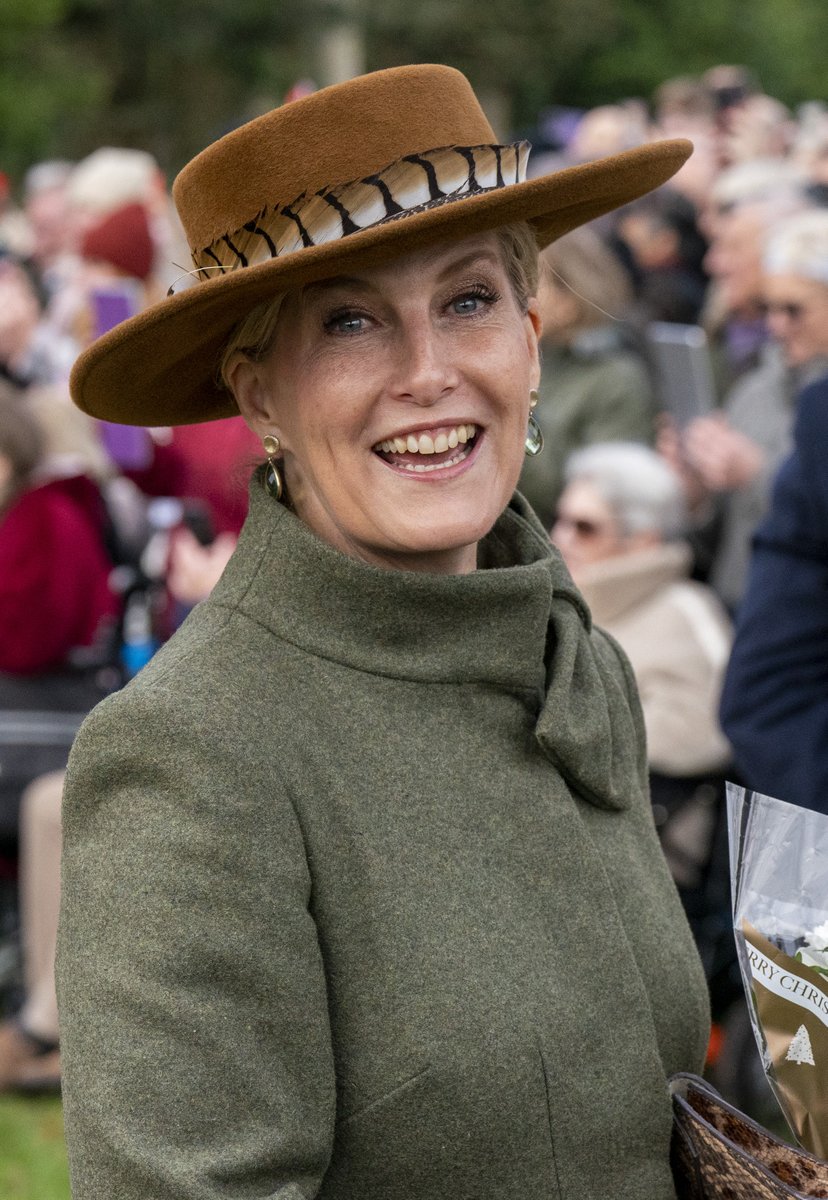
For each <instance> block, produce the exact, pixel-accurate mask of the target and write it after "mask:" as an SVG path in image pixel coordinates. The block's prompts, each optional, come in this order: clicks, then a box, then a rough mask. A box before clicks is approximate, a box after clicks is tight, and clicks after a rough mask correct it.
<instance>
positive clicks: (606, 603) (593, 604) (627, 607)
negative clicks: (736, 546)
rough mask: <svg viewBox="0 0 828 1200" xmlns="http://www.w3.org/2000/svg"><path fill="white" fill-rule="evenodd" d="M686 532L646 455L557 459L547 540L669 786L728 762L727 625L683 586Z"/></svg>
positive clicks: (604, 449)
mask: <svg viewBox="0 0 828 1200" xmlns="http://www.w3.org/2000/svg"><path fill="white" fill-rule="evenodd" d="M686 523H687V517H686V512H685V508H684V501H683V495H682V488H681V484H680V481H679V480H678V479H677V477H676V475H675V473H674V472H673V471H672V470H671V469H670V467H669V466H668V465H667V464H666V463H665V462H664V461H663V459H662V458H661V457H660V456H659V455H658V454H657V453H656V452H655V451H653V450H651V449H650V448H649V447H647V446H641V445H635V444H627V443H621V442H619V443H607V444H604V445H594V446H589V447H587V448H586V449H584V450H579V451H577V452H576V453H575V454H573V455H572V456H571V457H570V458H569V460H568V461H567V465H566V487H565V488H564V491H563V494H562V496H561V498H560V500H559V502H558V508H557V515H556V519H555V523H554V525H553V526H552V531H551V537H552V541H553V542H554V543H555V545H556V546H557V547H558V549H559V550H560V551H561V553H562V554H563V556H564V560H565V562H566V564H567V566H568V567H569V569H570V571H571V572H572V577H573V579H574V580H575V582H576V583H577V585H578V587H579V588H580V590H581V592H582V593H583V596H584V599H585V600H586V601H587V603H588V605H589V607H590V611H591V612H592V617H593V620H594V621H595V622H596V624H598V625H600V626H602V627H603V628H604V629H606V630H607V632H609V633H611V634H612V635H613V636H614V637H616V638H617V639H618V641H619V642H620V644H621V646H622V647H623V649H624V650H625V651H626V653H627V655H628V656H629V659H630V662H631V664H632V668H633V672H634V674H635V678H636V683H637V684H638V690H639V693H640V695H641V704H642V707H643V709H644V724H645V726H646V729H647V753H648V758H649V763H650V768H651V770H653V771H657V772H659V773H661V774H664V775H668V776H673V777H693V776H697V775H704V774H708V773H710V772H714V771H718V770H720V769H721V768H723V767H724V766H725V765H726V764H727V763H728V762H729V760H730V757H731V756H730V749H729V746H728V744H727V740H726V739H725V737H724V735H723V734H722V732H721V729H720V728H719V723H718V718H717V709H718V702H719V693H720V690H721V684H722V677H723V672H724V668H725V664H726V662H727V656H728V652H729V649H730V640H731V629H730V622H729V620H728V617H727V614H726V613H725V611H724V609H723V608H722V605H721V604H720V603H719V601H718V600H717V598H716V596H715V594H714V593H713V592H712V591H711V590H710V589H709V588H707V587H705V586H704V585H703V584H700V583H696V582H694V581H691V580H690V579H689V578H688V576H689V572H690V566H691V557H692V556H691V553H690V550H689V548H688V546H687V544H686V542H685V541H684V540H683V534H684V532H685V530H686Z"/></svg>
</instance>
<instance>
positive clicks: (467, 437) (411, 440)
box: [373, 424, 481, 475]
mask: <svg viewBox="0 0 828 1200" xmlns="http://www.w3.org/2000/svg"><path fill="white" fill-rule="evenodd" d="M480 433H481V430H480V429H479V428H478V426H477V425H472V424H464V425H445V426H440V427H438V428H435V429H428V430H423V431H421V432H419V433H409V434H406V435H403V436H400V437H394V438H389V439H387V440H386V441H383V442H378V443H377V444H376V446H374V447H373V450H374V453H375V454H377V455H379V457H380V458H381V459H382V460H383V462H386V463H388V465H389V466H390V467H393V468H394V469H395V470H398V471H408V472H411V473H414V474H418V475H424V474H429V473H430V472H433V471H445V470H446V469H448V468H449V467H456V466H458V465H459V464H460V463H462V462H464V461H465V459H467V458H468V457H469V456H470V454H471V453H472V451H473V450H474V447H475V445H476V444H477V440H478V438H479V436H480Z"/></svg>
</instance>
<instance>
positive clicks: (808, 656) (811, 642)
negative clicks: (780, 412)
mask: <svg viewBox="0 0 828 1200" xmlns="http://www.w3.org/2000/svg"><path fill="white" fill-rule="evenodd" d="M721 719H722V725H723V726H724V730H725V732H726V734H727V736H728V737H729V738H730V741H731V743H732V744H733V748H734V753H735V756H736V762H737V764H738V766H739V769H740V771H741V773H742V775H743V776H744V779H745V781H746V782H747V783H748V784H749V785H750V786H751V787H752V788H754V789H755V790H756V791H759V792H764V793H765V794H766V795H771V796H776V797H777V798H779V799H780V800H787V801H789V802H790V803H792V804H800V805H803V806H804V807H806V808H813V809H816V810H818V811H821V812H825V813H828V377H824V378H822V379H821V380H819V381H818V382H817V383H814V384H812V385H811V386H810V387H808V388H806V389H805V391H803V393H802V395H801V397H800V400H799V406H798V414H797V421H796V428H795V433H794V451H793V454H792V455H791V456H790V458H789V459H788V460H787V461H786V462H785V464H784V465H783V467H782V469H781V471H780V473H779V476H778V479H777V482H776V486H775V489H774V496H773V505H772V508H771V512H770V514H769V516H768V517H767V518H766V519H765V521H764V522H763V523H762V524H761V525H760V527H759V529H758V531H757V533H756V537H755V540H754V552H753V559H752V562H751V570H750V577H749V582H748V588H747V592H746V594H745V598H744V601H743V604H742V607H741V609H740V611H739V616H738V621H737V628H736V638H735V642H734V647H733V653H732V657H731V660H730V665H729V667H728V672H727V678H726V681H725V686H724V692H723V695H722V705H721Z"/></svg>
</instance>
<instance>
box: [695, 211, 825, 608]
mask: <svg viewBox="0 0 828 1200" xmlns="http://www.w3.org/2000/svg"><path fill="white" fill-rule="evenodd" d="M763 249H764V257H763V260H762V291H761V303H762V311H763V313H764V318H765V321H766V324H767V329H768V333H769V335H770V337H771V338H772V344H771V345H770V346H769V347H768V350H767V352H766V355H765V360H764V362H763V363H762V365H761V366H759V367H757V368H756V369H755V370H753V371H751V372H748V374H746V375H745V376H744V377H743V378H742V379H741V380H740V381H739V382H738V383H737V384H736V385H735V386H734V388H733V389H732V390H731V392H730V393H729V395H728V396H727V398H726V400H725V404H724V406H723V408H722V411H721V412H717V413H713V414H712V415H710V416H707V417H701V418H698V419H697V420H696V421H694V422H692V423H691V424H690V425H689V426H688V428H687V429H686V430H685V431H684V434H683V436H682V455H683V460H684V463H685V464H686V466H687V467H689V469H690V470H691V471H692V472H693V473H694V474H695V476H696V479H697V480H698V481H700V482H701V485H702V487H703V489H704V490H705V492H706V493H707V495H708V496H710V497H713V498H717V501H716V502H717V504H718V506H719V509H720V513H721V529H720V533H719V537H718V543H717V545H716V549H715V553H714V557H713V562H712V567H711V571H710V583H711V585H712V586H713V587H714V588H715V589H716V591H717V592H718V594H719V596H720V597H721V598H722V600H723V601H724V602H725V604H726V605H727V607H728V608H729V609H730V610H731V611H734V612H735V611H736V610H737V609H738V605H739V602H740V600H741V597H742V593H743V590H744V586H745V582H746V578H747V569H748V561H749V556H750V541H751V538H752V536H753V533H754V531H755V529H756V527H757V525H758V523H759V521H760V520H761V519H762V517H763V516H764V515H765V513H766V511H767V508H768V503H769V500H770V491H771V486H772V483H773V478H774V476H775V474H776V471H777V470H778V468H779V466H780V464H781V462H782V460H783V459H784V458H785V456H786V454H788V452H789V451H790V448H791V435H792V428H793V422H794V416H795V399H796V396H797V394H798V392H799V390H800V389H801V388H802V387H804V386H805V385H806V384H807V383H809V382H811V381H813V380H815V379H817V378H819V377H820V376H821V375H823V374H825V372H826V371H828V211H825V210H814V211H811V212H802V213H799V214H796V215H794V216H791V217H789V218H788V219H787V220H786V221H782V222H780V223H779V224H777V225H775V226H774V229H773V232H772V234H771V236H770V237H769V239H768V240H767V241H766V242H765V244H764V247H763Z"/></svg>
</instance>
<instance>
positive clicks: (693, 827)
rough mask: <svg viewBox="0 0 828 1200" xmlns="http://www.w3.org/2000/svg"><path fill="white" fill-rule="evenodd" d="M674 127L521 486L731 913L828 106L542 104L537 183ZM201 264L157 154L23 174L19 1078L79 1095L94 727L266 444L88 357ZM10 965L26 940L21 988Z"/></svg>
mask: <svg viewBox="0 0 828 1200" xmlns="http://www.w3.org/2000/svg"><path fill="white" fill-rule="evenodd" d="M667 137H671V138H672V137H688V138H690V139H691V140H692V141H693V143H694V145H695V153H694V154H693V156H692V157H691V158H690V159H689V161H688V162H687V164H686V166H685V167H684V168H683V169H682V170H681V171H680V172H679V174H678V175H677V176H676V177H675V178H674V180H673V181H672V182H671V184H670V185H669V186H668V187H664V188H662V189H660V190H659V191H658V192H656V193H654V194H652V195H650V196H648V197H646V198H645V199H643V200H641V201H638V202H636V203H635V204H632V205H630V206H628V207H627V208H625V209H621V210H620V211H618V212H616V213H613V214H611V215H610V216H608V217H605V218H602V219H601V220H600V221H599V222H595V223H593V224H592V225H591V226H589V227H588V228H583V229H580V230H577V231H575V232H574V233H572V234H570V235H568V236H567V237H565V238H563V239H562V240H561V241H559V242H557V243H555V244H553V245H552V246H551V247H549V248H548V249H547V250H546V251H545V252H544V255H543V279H542V288H541V295H540V303H541V308H542V315H543V321H544V337H543V343H542V354H543V380H542V386H541V396H540V403H539V406H538V409H537V417H538V421H539V423H540V426H541V428H542V431H543V434H544V438H545V449H544V452H543V453H542V454H541V455H539V456H538V457H537V458H534V459H530V460H527V465H526V468H525V472H524V475H523V477H522V480H521V488H522V490H524V491H525V493H526V494H527V496H528V498H529V499H530V500H531V502H532V504H533V505H534V507H535V509H536V511H537V512H538V514H539V516H540V517H541V519H542V521H543V522H544V524H545V526H546V528H547V529H549V530H550V533H551V537H552V539H553V541H554V542H555V543H556V544H557V545H558V547H559V548H560V550H561V552H562V554H563V555H564V558H565V559H566V562H567V564H568V566H569V568H570V570H571V572H572V574H573V577H574V578H575V580H576V582H577V583H578V585H579V586H580V587H581V589H582V591H583V592H584V595H585V596H586V598H587V600H588V603H589V605H590V608H591V610H592V612H593V616H594V619H595V620H596V622H597V623H599V624H601V625H603V626H605V627H606V628H607V629H609V630H610V632H612V633H613V634H614V635H615V636H616V637H617V638H618V640H619V641H620V642H621V644H622V645H623V646H624V648H625V649H626V651H627V653H628V655H629V657H630V660H631V662H632V665H633V669H634V672H635V674H636V677H637V680H638V684H639V688H640V691H641V696H642V702H643V708H644V716H645V723H646V726H647V733H648V742H649V753H650V766H651V773H652V781H653V799H654V806H655V811H656V817H657V821H658V823H659V825H660V827H661V832H662V837H663V842H664V846H665V850H666V852H667V854H668V858H669V859H670V862H671V866H672V868H673V871H674V875H675V877H676V880H677V882H678V883H679V885H680V887H681V888H682V891H683V895H684V897H685V901H686V903H687V905H688V911H689V912H690V913H691V916H692V915H693V913H694V912H696V913H697V915H698V916H699V921H702V920H703V919H705V914H707V913H709V909H710V903H709V897H708V896H707V895H706V894H704V895H703V892H704V889H705V887H706V886H707V881H709V878H710V876H711V870H712V864H713V862H714V858H715V854H716V845H717V841H716V839H717V836H718V832H717V831H720V824H721V822H720V815H721V792H722V783H723V780H724V778H725V775H726V774H728V773H729V774H731V775H732V774H733V773H734V771H735V770H736V769H737V767H736V765H734V763H733V755H732V751H731V748H730V746H729V745H728V742H727V740H726V739H725V737H724V735H723V733H722V730H721V728H720V726H719V723H718V718H717V712H718V701H719V693H720V691H721V687H722V680H723V676H724V671H725V668H726V665H727V661H728V655H729V652H730V643H731V638H732V624H731V622H732V619H733V617H734V615H735V614H736V613H737V611H738V608H739V605H740V602H741V600H742V596H743V592H744V588H745V583H746V578H747V571H748V563H749V558H750V549H751V539H752V536H753V534H754V531H755V529H756V527H757V525H758V523H759V522H760V521H761V519H762V518H763V516H764V514H765V513H766V511H767V508H768V505H769V502H770V495H771V488H772V484H773V480H774V477H775V474H776V472H777V470H778V468H779V466H780V464H781V463H782V461H783V460H784V459H785V457H786V455H787V454H788V453H789V451H790V449H791V445H792V434H793V426H794V419H795V415H796V405H797V397H798V395H799V393H800V391H801V390H802V388H803V387H805V386H806V385H807V384H809V383H812V382H813V381H814V380H817V379H819V378H820V377H821V376H822V375H824V374H825V373H826V372H828V110H826V108H824V107H823V106H822V105H821V104H819V103H813V104H806V105H803V106H802V107H801V108H800V109H799V110H798V111H797V112H792V111H791V110H789V109H788V108H787V107H786V106H785V105H784V104H782V103H781V102H779V101H778V100H776V99H774V98H773V97H771V96H768V95H765V94H764V93H763V91H762V89H761V86H760V84H759V82H758V81H757V80H756V79H755V78H753V77H752V75H751V73H750V72H749V71H747V70H745V69H743V68H739V67H717V68H714V69H712V70H711V71H709V72H708V73H707V74H706V75H704V76H703V77H701V78H681V79H673V80H670V81H668V82H666V83H665V84H664V85H663V86H662V87H661V88H660V89H659V90H658V93H657V94H656V95H655V96H654V97H653V98H652V102H651V104H650V105H647V104H645V103H644V102H642V101H639V100H629V101H625V102H623V103H619V104H616V105H609V106H605V107H601V108H597V109H594V110H592V111H588V112H576V111H573V110H568V109H551V110H548V111H546V112H544V113H542V114H541V115H540V117H539V119H538V127H537V130H536V131H535V133H534V135H532V136H531V140H532V141H533V143H534V145H535V150H534V153H533V158H532V160H531V162H530V174H531V173H532V172H533V171H534V172H535V173H537V174H541V173H544V172H546V171H548V170H550V169H554V168H556V167H560V168H565V167H566V166H567V165H570V164H573V163H581V162H585V161H588V160H590V159H593V158H597V157H600V156H603V155H607V154H612V153H615V152H618V151H622V150H628V149H631V148H634V147H635V146H636V145H639V144H642V143H644V142H647V141H651V140H653V139H656V138H667ZM0 166H2V164H0ZM190 269H191V268H190V253H189V249H188V247H187V246H186V244H184V241H183V237H182V233H181V230H180V227H179V224H178V221H177V218H176V215H175V211H174V208H173V206H172V204H171V201H170V197H169V192H168V188H167V185H166V181H165V178H164V176H163V173H162V171H161V170H160V168H159V166H158V164H157V163H156V162H155V161H154V160H153V159H152V158H151V157H150V156H149V155H148V154H146V153H143V152H141V151H137V150H126V149H115V148H103V149H100V150H97V151H95V152H94V153H93V154H91V155H89V156H88V157H87V158H85V159H84V160H83V161H81V162H78V163H70V162H63V161H50V162H42V163H38V164H36V165H35V166H33V167H32V168H31V169H30V170H29V171H28V173H27V174H26V176H25V178H24V179H23V180H21V181H20V182H19V186H18V187H16V188H14V189H12V188H11V186H10V184H9V182H8V181H7V180H5V179H4V178H3V177H2V176H1V175H0V718H2V720H0V758H2V761H3V771H2V774H0V884H2V882H3V879H4V878H5V879H6V881H7V884H8V887H7V893H10V892H11V890H12V888H13V887H14V886H15V876H16V872H17V867H18V864H19V865H20V867H21V880H20V882H21V885H22V886H21V901H22V915H23V933H24V956H23V962H24V966H25V972H26V975H25V979H24V980H20V979H18V980H17V985H18V994H19V998H21V999H22V1002H23V1009H22V1017H18V1019H16V1021H15V1022H7V1023H6V1024H5V1025H2V1026H0V1090H1V1089H3V1088H7V1087H11V1086H14V1087H24V1088H28V1089H37V1088H40V1087H43V1086H51V1085H54V1083H55V1081H56V1080H57V1079H59V1058H58V1048H57V1023H56V1013H55V1005H54V984H53V979H52V977H51V959H52V948H53V941H54V926H55V921H56V915H55V914H56V908H57V897H58V892H59V884H58V878H59V870H58V856H59V804H60V789H61V782H62V773H61V772H62V767H63V764H64V761H65V757H66V753H67V749H68V745H69V744H70V742H71V738H72V735H73V733H74V730H75V729H76V728H77V725H78V723H79V721H80V719H81V717H82V715H83V713H84V712H85V711H87V710H88V708H89V707H90V706H91V704H92V703H94V702H95V701H96V700H97V699H99V698H100V697H101V696H103V695H104V694H106V692H107V691H110V690H113V689H114V688H117V687H119V686H121V685H122V684H123V683H124V682H125V681H126V680H127V679H128V678H129V677H130V675H132V674H134V673H135V672H136V671H137V670H139V669H140V667H141V666H142V665H143V663H144V662H146V660H147V658H148V657H149V656H150V655H151V654H152V652H153V650H154V649H155V648H156V647H157V645H158V644H159V643H160V642H161V641H163V640H164V639H165V638H166V637H168V636H169V634H170V633H171V632H172V630H173V629H174V628H175V627H176V626H177V624H178V623H180V621H181V620H182V618H183V616H184V615H186V613H187V612H188V611H189V609H190V608H191V607H192V606H193V605H194V604H196V603H197V602H198V601H199V600H200V599H202V598H203V597H204V596H206V595H207V594H208V593H209V591H210V589H211V587H212V585H213V583H214V582H215V581H216V580H217V578H218V577H219V575H220V574H221V571H222V569H223V566H224V564H225V563H226V561H227V558H228V557H229V555H230V553H231V552H232V549H233V546H234V545H235V539H236V536H237V534H238V532H239V529H240V527H241V524H242V522H243V519H244V514H245V508H246V496H247V481H248V479H249V476H250V472H251V468H252V466H253V464H254V463H255V462H256V461H257V460H258V459H260V458H261V453H260V449H259V447H258V444H257V442H256V441H255V439H254V438H253V437H252V435H251V434H250V433H249V432H248V430H247V429H246V427H245V426H244V425H243V423H242V422H241V419H240V418H235V419H231V420H225V421H220V422H213V423H210V424H208V425H192V426H185V427H180V428H175V429H167V428H160V429H151V430H144V429H140V428H136V427H131V426H118V425H110V424H107V423H105V422H99V421H95V420H93V419H92V418H91V417H87V416H85V415H84V414H82V413H81V412H79V411H78V410H77V409H75V408H74V407H73V405H72V404H71V401H70V400H69V394H68V378H69V374H70V371H71V368H72V364H73V362H74V360H75V358H76V357H77V355H78V353H79V352H80V351H82V350H83V349H84V348H85V347H87V346H88V345H90V344H91V343H92V342H93V341H94V339H95V338H97V337H99V336H100V335H102V334H104V333H106V332H108V331H109V330H111V329H112V328H114V327H115V326H116V325H117V324H118V323H119V322H120V321H122V320H124V319H126V318H128V317H131V316H135V315H137V314H139V313H141V312H142V311H143V310H145V309H147V308H148V307H151V305H152V304H153V302H154V301H156V300H158V299H160V298H161V297H162V296H164V295H165V293H166V292H167V289H168V288H170V287H171V286H172V287H175V286H176V285H177V283H178V282H179V281H180V280H182V279H186V275H187V272H188V271H189V270H190ZM665 324H667V325H669V326H670V330H668V332H667V334H666V335H665V334H664V332H663V329H664V326H665ZM659 330H660V331H661V334H660V335H659V336H660V337H661V338H662V340H661V342H660V341H659V336H656V331H659ZM665 338H666V342H667V344H668V346H669V347H671V349H670V351H669V354H672V358H670V357H669V354H668V357H667V358H665V357H664V354H663V352H662V351H660V350H659V346H661V347H662V350H663V345H664V339H665ZM690 373H692V377H693V380H694V382H693V386H692V387H689V388H688V386H687V385H688V379H689V378H690ZM3 729H5V732H3ZM56 829H57V833H56V832H55V831H56ZM21 831H22V832H21ZM7 899H8V895H7ZM0 901H2V895H1V894H0ZM694 905H695V906H696V907H695V909H694ZM9 907H11V908H14V909H15V913H16V911H17V909H16V905H10V904H8V903H7V904H6V908H9ZM2 913H3V904H2V903H0V920H3V919H7V918H4V917H3V915H2ZM698 929H699V930H701V926H699V927H698ZM0 933H2V928H0ZM700 936H703V930H702V931H701V933H700ZM0 945H2V942H0ZM711 953H713V952H712V951H711ZM708 966H709V967H710V963H708ZM3 969H4V960H3V958H2V954H1V953H0V985H2V984H3V983H4V979H3ZM710 972H711V975H712V974H714V973H715V970H714V968H713V967H710ZM5 982H6V983H7V982H8V980H6V981H5Z"/></svg>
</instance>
